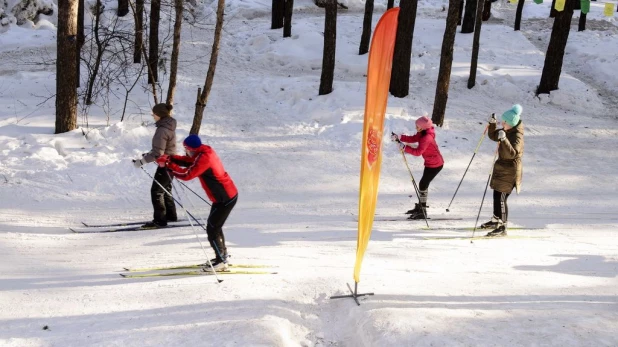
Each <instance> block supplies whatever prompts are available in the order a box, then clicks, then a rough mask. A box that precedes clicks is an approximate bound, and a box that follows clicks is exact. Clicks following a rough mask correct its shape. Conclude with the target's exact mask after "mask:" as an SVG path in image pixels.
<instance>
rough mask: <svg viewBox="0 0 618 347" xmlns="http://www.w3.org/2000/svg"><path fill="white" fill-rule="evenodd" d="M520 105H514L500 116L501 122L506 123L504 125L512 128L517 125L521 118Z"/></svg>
mask: <svg viewBox="0 0 618 347" xmlns="http://www.w3.org/2000/svg"><path fill="white" fill-rule="evenodd" d="M521 111H522V108H521V105H520V104H515V105H513V107H511V108H510V109H509V110H507V111H506V112H504V113H503V114H502V120H503V121H505V122H506V124H508V125H510V126H512V127H514V126H516V125H517V124H518V123H519V118H520V117H519V116H521Z"/></svg>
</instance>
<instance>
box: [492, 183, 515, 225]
mask: <svg viewBox="0 0 618 347" xmlns="http://www.w3.org/2000/svg"><path fill="white" fill-rule="evenodd" d="M509 195H511V194H509V193H503V192H499V191H497V190H494V217H497V218H500V219H502V222H504V223H506V221H507V220H508V217H509V207H508V205H507V204H506V199H508V198H509Z"/></svg>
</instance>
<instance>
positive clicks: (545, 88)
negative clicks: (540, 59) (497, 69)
mask: <svg viewBox="0 0 618 347" xmlns="http://www.w3.org/2000/svg"><path fill="white" fill-rule="evenodd" d="M576 1H579V0H567V1H566V3H565V5H564V10H563V11H561V12H558V14H557V15H556V19H554V26H553V28H552V30H551V37H550V38H549V46H548V47H547V53H546V54H545V64H544V65H543V73H542V74H541V82H540V83H539V88H538V89H537V91H536V94H537V95H539V94H549V92H551V91H552V90H557V89H558V82H559V81H560V74H561V72H562V60H563V59H564V50H565V48H566V44H567V41H568V39H569V31H570V30H571V20H572V19H573V8H574V7H575V2H576Z"/></svg>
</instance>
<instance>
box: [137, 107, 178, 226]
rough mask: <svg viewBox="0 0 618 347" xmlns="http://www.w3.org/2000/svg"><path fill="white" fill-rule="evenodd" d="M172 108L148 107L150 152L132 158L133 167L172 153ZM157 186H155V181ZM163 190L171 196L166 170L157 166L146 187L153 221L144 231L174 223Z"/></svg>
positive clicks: (171, 201)
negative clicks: (151, 122) (151, 120)
mask: <svg viewBox="0 0 618 347" xmlns="http://www.w3.org/2000/svg"><path fill="white" fill-rule="evenodd" d="M172 108H173V107H172V105H168V104H156V105H154V107H153V108H152V117H153V118H154V120H155V126H156V127H157V130H155V134H154V136H153V137H152V149H151V150H150V152H148V153H144V154H142V157H141V158H140V159H134V160H133V165H134V166H135V167H136V168H141V167H142V166H143V165H144V164H146V163H152V162H154V161H155V160H157V158H159V157H160V156H162V155H164V154H166V155H174V154H176V119H174V118H173V117H172ZM155 181H157V182H159V184H160V185H159V184H157V182H155ZM161 186H163V188H165V190H167V191H168V192H169V193H170V194H171V193H172V178H171V176H170V175H169V174H168V172H167V169H166V168H162V167H157V171H156V172H155V175H154V181H153V182H152V186H151V187H150V198H151V200H152V207H153V209H154V213H153V220H152V221H151V222H148V223H146V224H144V225H143V226H142V227H144V228H160V227H164V226H166V225H167V222H175V221H177V220H178V217H177V215H176V205H175V204H174V199H173V198H172V196H171V195H169V194H167V193H166V192H165V190H164V189H163V188H162V187H161Z"/></svg>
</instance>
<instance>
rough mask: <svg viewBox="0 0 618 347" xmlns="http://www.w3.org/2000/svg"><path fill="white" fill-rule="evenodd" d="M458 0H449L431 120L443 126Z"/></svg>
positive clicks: (455, 30)
mask: <svg viewBox="0 0 618 347" xmlns="http://www.w3.org/2000/svg"><path fill="white" fill-rule="evenodd" d="M457 1H458V0H449V7H448V14H447V16H446V28H445V29H444V38H443V39H442V52H441V54H440V71H439V72H438V83H437V85H436V97H435V99H434V103H433V114H432V115H431V120H432V121H433V122H434V124H436V125H438V126H442V124H443V123H444V113H445V112H446V102H447V100H448V88H449V83H450V80H451V66H452V65H453V46H454V45H455V34H456V32H457V11H458V10H457ZM468 1H470V0H468ZM475 8H476V6H475Z"/></svg>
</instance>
